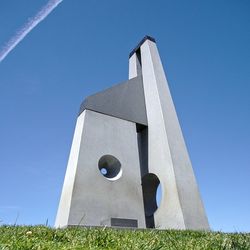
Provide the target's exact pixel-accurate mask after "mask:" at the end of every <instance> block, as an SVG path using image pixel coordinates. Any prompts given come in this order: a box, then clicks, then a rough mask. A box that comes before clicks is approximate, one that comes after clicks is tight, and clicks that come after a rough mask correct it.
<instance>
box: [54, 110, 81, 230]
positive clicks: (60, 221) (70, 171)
mask: <svg viewBox="0 0 250 250" xmlns="http://www.w3.org/2000/svg"><path fill="white" fill-rule="evenodd" d="M85 113H86V112H83V113H82V114H81V115H80V116H79V117H78V119H77V122H76V127H75V133H74V137H73V142H72V146H71V150H70V155H69V160H68V165H67V170H66V174H65V178H64V183H63V188H62V193H61V199H60V203H59V206H58V211H57V216H56V222H55V227H65V226H67V225H68V219H69V213H70V205H71V198H72V195H73V186H74V182H75V176H76V170H77V164H78V158H79V150H80V145H81V139H82V131H83V127H84V121H85Z"/></svg>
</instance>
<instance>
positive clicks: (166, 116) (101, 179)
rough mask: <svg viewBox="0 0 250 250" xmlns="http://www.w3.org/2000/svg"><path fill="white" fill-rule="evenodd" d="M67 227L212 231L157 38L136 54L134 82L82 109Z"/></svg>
mask: <svg viewBox="0 0 250 250" xmlns="http://www.w3.org/2000/svg"><path fill="white" fill-rule="evenodd" d="M159 183H161V187H162V199H161V203H160V205H159V207H157V203H156V190H157V187H158V185H159ZM68 225H85V226H105V225H106V226H112V227H132V228H159V229H166V228H175V229H209V225H208V220H207V217H206V214H205V210H204V207H203V204H202V201H201V197H200V194H199V191H198V186H197V183H196V179H195V176H194V173H193V169H192V165H191V162H190V159H189V155H188V152H187V149H186V146H185V142H184V138H183V135H182V131H181V128H180V125H179V122H178V118H177V115H176V111H175V108H174V104H173V101H172V98H171V94H170V91H169V88H168V84H167V80H166V76H165V73H164V69H163V67H162V63H161V59H160V56H159V54H158V50H157V47H156V42H155V40H154V38H152V37H149V36H146V37H144V38H143V40H142V41H141V42H140V43H139V44H138V46H137V47H136V48H135V49H134V50H133V51H132V52H131V53H130V56H129V80H128V81H125V82H123V83H121V84H118V85H115V86H113V87H111V88H109V89H107V90H104V91H102V92H99V93H97V94H94V95H91V96H89V97H87V98H86V99H85V100H84V102H83V103H82V105H81V107H80V112H79V116H78V118H77V123H76V128H75V133H74V138H73V142H72V147H71V151H70V156H69V161H68V166H67V171H66V175H65V180H64V184H63V189H62V194H61V199H60V204H59V208H58V213H57V218H56V223H55V226H56V227H64V226H68Z"/></svg>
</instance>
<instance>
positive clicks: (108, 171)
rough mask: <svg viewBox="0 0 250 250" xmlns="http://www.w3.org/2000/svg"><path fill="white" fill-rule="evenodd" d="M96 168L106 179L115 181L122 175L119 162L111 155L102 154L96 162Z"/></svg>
mask: <svg viewBox="0 0 250 250" xmlns="http://www.w3.org/2000/svg"><path fill="white" fill-rule="evenodd" d="M98 168H99V171H100V173H101V174H102V175H103V176H104V177H106V178H107V179H108V180H111V181H115V180H118V179H119V178H120V177H121V176H122V169H121V163H120V161H119V160H118V159H117V158H115V157H114V156H113V155H103V156H102V157H101V158H100V160H99V162H98Z"/></svg>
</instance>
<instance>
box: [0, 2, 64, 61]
mask: <svg viewBox="0 0 250 250" xmlns="http://www.w3.org/2000/svg"><path fill="white" fill-rule="evenodd" d="M62 1H63V0H49V2H48V3H47V4H46V5H45V6H44V7H42V9H41V10H40V11H39V12H38V13H37V14H36V15H35V16H34V17H32V18H29V19H28V21H27V23H25V24H24V26H23V27H22V28H21V29H20V30H18V31H17V33H16V34H15V36H14V37H12V38H11V39H10V40H9V41H8V42H7V43H6V45H5V46H4V47H3V49H1V50H0V62H2V61H3V59H4V58H5V57H6V56H7V55H8V54H9V53H10V52H11V51H12V50H13V49H14V48H15V47H16V46H17V45H18V44H19V43H20V42H21V41H22V40H23V39H24V38H25V37H26V36H27V35H28V34H29V33H30V31H32V30H33V29H34V28H35V27H36V26H37V25H38V24H39V23H40V22H41V21H43V20H44V19H45V18H46V17H47V16H48V15H49V14H50V13H51V12H52V11H53V10H54V9H55V8H56V7H57V5H58V4H60V3H61V2H62Z"/></svg>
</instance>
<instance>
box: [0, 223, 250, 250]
mask: <svg viewBox="0 0 250 250" xmlns="http://www.w3.org/2000/svg"><path fill="white" fill-rule="evenodd" d="M7 249H10V250H15V249H27V250H31V249H39V250H42V249H52V250H54V249H78V250H79V249H140V250H143V249H155V250H156V249H173V250H175V249H176V250H177V249H178V250H181V249H202V250H203V249H250V234H249V233H232V234H228V233H221V232H197V231H189V230H186V231H177V230H115V229H109V228H92V229H91V228H67V229H52V228H49V227H46V226H34V227H32V226H1V227H0V250H7Z"/></svg>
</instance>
